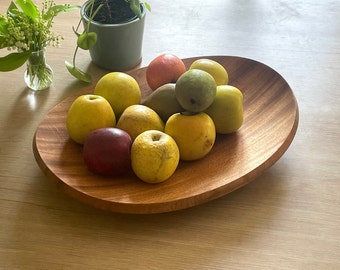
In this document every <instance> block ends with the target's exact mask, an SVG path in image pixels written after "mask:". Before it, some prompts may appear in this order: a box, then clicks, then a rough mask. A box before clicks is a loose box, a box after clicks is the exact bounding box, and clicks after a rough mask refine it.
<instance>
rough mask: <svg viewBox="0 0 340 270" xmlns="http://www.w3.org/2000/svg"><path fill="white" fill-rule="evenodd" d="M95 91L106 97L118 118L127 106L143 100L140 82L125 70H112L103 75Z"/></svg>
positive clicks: (96, 93)
mask: <svg viewBox="0 0 340 270" xmlns="http://www.w3.org/2000/svg"><path fill="white" fill-rule="evenodd" d="M93 93H94V94H95V95H99V96H102V97H104V98H106V100H107V101H108V102H109V103H110V104H111V107H112V109H113V111H114V113H115V115H116V117H117V120H118V118H119V117H120V115H121V114H122V112H123V111H124V110H125V109H126V108H127V107H129V106H130V105H134V104H139V103H140V101H141V91H140V88H139V84H138V83H137V81H136V80H135V78H133V77H132V76H130V75H129V74H127V73H124V72H110V73H108V74H106V75H104V76H103V77H101V78H100V79H99V81H98V82H97V84H96V86H95V89H94V92H93Z"/></svg>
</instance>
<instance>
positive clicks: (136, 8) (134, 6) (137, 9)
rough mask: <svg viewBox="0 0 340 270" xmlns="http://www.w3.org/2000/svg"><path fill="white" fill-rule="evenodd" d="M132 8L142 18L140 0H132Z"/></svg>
mask: <svg viewBox="0 0 340 270" xmlns="http://www.w3.org/2000/svg"><path fill="white" fill-rule="evenodd" d="M130 9H131V10H132V12H133V13H134V14H135V15H136V16H137V17H138V18H139V19H141V18H142V12H141V10H140V4H139V0H137V1H131V2H130Z"/></svg>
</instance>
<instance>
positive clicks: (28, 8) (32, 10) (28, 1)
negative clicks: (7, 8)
mask: <svg viewBox="0 0 340 270" xmlns="http://www.w3.org/2000/svg"><path fill="white" fill-rule="evenodd" d="M16 3H17V4H18V6H19V7H20V8H21V10H22V11H23V12H24V13H25V14H26V15H27V16H28V17H30V18H32V19H35V18H38V17H39V15H40V12H39V9H38V7H37V6H36V5H35V4H34V3H33V2H32V0H16Z"/></svg>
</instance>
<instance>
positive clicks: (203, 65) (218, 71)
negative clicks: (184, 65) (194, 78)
mask: <svg viewBox="0 0 340 270" xmlns="http://www.w3.org/2000/svg"><path fill="white" fill-rule="evenodd" d="M189 69H200V70H204V71H206V72H208V73H209V74H210V75H211V76H213V78H214V79H215V82H216V85H224V84H228V82H229V75H228V72H227V70H226V69H225V68H224V67H223V66H222V65H221V64H220V63H218V62H216V61H214V60H211V59H206V58H201V59H197V60H196V61H194V62H193V63H192V64H191V65H190V67H189Z"/></svg>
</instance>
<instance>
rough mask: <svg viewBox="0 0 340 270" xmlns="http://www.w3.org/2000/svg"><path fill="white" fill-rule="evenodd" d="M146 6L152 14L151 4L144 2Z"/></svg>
mask: <svg viewBox="0 0 340 270" xmlns="http://www.w3.org/2000/svg"><path fill="white" fill-rule="evenodd" d="M144 5H145V7H146V9H147V10H148V11H149V12H151V6H150V5H149V3H147V2H144Z"/></svg>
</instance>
